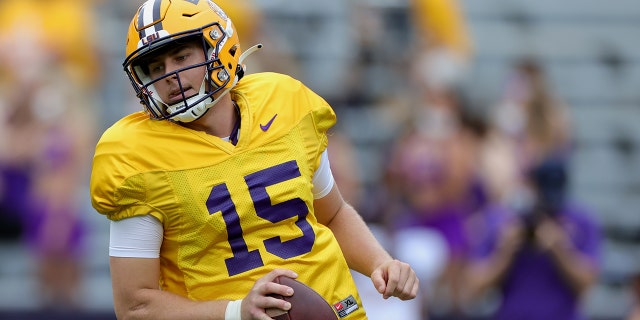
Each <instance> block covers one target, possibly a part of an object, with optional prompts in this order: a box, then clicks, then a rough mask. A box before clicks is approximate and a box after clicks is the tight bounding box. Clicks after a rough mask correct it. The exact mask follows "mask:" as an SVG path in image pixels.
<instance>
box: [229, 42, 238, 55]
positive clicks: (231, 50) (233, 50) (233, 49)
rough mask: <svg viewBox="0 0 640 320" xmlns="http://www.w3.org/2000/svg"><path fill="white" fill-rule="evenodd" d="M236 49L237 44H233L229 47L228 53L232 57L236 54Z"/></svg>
mask: <svg viewBox="0 0 640 320" xmlns="http://www.w3.org/2000/svg"><path fill="white" fill-rule="evenodd" d="M237 51H238V45H235V46H233V47H231V49H229V54H230V55H231V56H232V57H235V56H236V52H237Z"/></svg>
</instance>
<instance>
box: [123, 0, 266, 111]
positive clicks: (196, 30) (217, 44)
mask: <svg viewBox="0 0 640 320" xmlns="http://www.w3.org/2000/svg"><path fill="white" fill-rule="evenodd" d="M192 39H198V40H201V41H202V48H203V50H204V53H205V57H206V59H205V60H206V61H205V62H204V63H201V64H196V65H192V66H188V67H185V68H182V69H179V70H175V71H172V72H168V73H166V74H164V75H162V76H160V77H158V78H155V79H151V77H150V76H149V73H148V70H146V67H145V66H144V64H143V61H145V60H147V58H148V57H149V56H150V55H153V54H154V53H156V52H158V50H160V49H164V48H167V46H171V45H175V44H176V41H185V40H192ZM259 47H261V45H258V46H255V47H253V48H252V49H251V50H249V51H248V52H247V53H245V54H244V55H243V54H242V50H241V48H240V42H239V39H238V35H237V33H236V31H235V28H234V26H233V24H232V22H231V19H229V17H228V16H227V15H226V14H225V12H224V11H223V10H222V9H221V8H220V7H219V6H218V5H217V4H215V3H214V2H212V1H210V0H148V1H146V2H145V3H144V4H142V5H141V6H140V8H139V9H138V11H137V12H136V14H135V15H134V17H133V19H132V20H131V24H130V25H129V31H128V34H127V44H126V56H127V57H126V59H125V60H124V63H123V66H124V70H125V72H126V73H127V75H128V76H129V79H130V80H131V83H132V85H133V88H134V90H135V91H136V94H137V96H138V97H139V98H140V102H141V103H142V104H143V105H144V107H145V110H146V111H147V112H148V113H149V115H150V117H151V118H152V119H158V120H164V119H170V120H173V121H181V122H190V121H193V120H195V119H198V118H199V117H201V116H202V115H203V114H204V113H205V112H206V111H207V110H208V109H209V108H210V107H211V106H213V105H214V104H215V103H216V102H217V101H218V100H219V98H220V97H221V96H222V95H224V94H226V93H228V92H229V90H231V88H232V87H233V86H234V85H235V84H236V83H237V82H238V80H240V78H242V76H243V74H244V67H243V65H242V60H243V59H244V58H245V57H246V55H247V54H248V53H250V52H251V51H253V49H254V48H259ZM203 65H204V66H206V68H207V72H206V75H205V77H204V81H203V83H202V85H201V87H200V90H199V93H198V94H196V95H194V96H190V97H187V96H184V94H183V97H182V98H183V99H182V100H181V101H180V102H178V103H173V104H168V103H166V102H164V101H162V99H161V98H160V97H159V96H158V95H157V94H154V92H155V88H154V83H156V82H158V81H160V80H162V79H166V78H167V77H174V78H177V79H178V83H179V84H180V75H179V73H180V72H182V71H185V70H188V69H192V68H198V67H202V66H203ZM181 89H182V88H181Z"/></svg>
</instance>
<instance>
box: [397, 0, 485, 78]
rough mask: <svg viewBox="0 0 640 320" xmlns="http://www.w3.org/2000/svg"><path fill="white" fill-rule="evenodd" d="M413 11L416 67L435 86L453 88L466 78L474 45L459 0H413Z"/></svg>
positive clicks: (410, 8) (411, 8)
mask: <svg viewBox="0 0 640 320" xmlns="http://www.w3.org/2000/svg"><path fill="white" fill-rule="evenodd" d="M409 12H410V14H411V21H412V26H413V31H414V34H415V36H416V39H415V41H414V43H413V45H414V46H415V48H414V51H415V52H416V53H417V55H416V57H415V63H414V65H413V67H415V68H418V69H421V70H422V71H421V74H422V75H423V76H424V79H423V81H424V82H425V83H426V84H427V85H428V86H429V87H430V88H432V89H439V88H444V89H447V88H451V87H454V86H456V85H457V84H458V83H459V82H460V81H462V80H463V79H464V78H465V76H466V72H467V68H468V65H469V63H470V60H471V58H472V54H473V46H472V43H471V37H470V35H469V30H468V28H467V24H466V20H465V18H464V15H463V12H462V11H461V7H460V4H459V3H458V1H457V0H411V1H409Z"/></svg>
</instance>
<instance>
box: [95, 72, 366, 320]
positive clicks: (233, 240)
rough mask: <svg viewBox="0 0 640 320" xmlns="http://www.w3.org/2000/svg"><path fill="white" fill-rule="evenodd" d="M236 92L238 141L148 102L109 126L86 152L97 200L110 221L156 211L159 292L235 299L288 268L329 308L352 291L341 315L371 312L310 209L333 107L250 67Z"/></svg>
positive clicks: (353, 316)
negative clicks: (152, 111)
mask: <svg viewBox="0 0 640 320" xmlns="http://www.w3.org/2000/svg"><path fill="white" fill-rule="evenodd" d="M231 94H232V98H233V100H234V101H236V103H237V104H238V107H239V110H240V115H241V120H240V121H241V124H240V132H239V140H238V142H237V144H236V145H233V144H231V143H229V142H226V141H224V140H223V139H220V138H218V137H215V136H211V135H208V134H205V133H204V132H199V131H194V130H191V129H188V128H185V127H183V126H180V125H178V124H176V123H173V122H170V121H156V120H150V119H149V117H148V115H147V114H145V113H144V112H138V113H134V114H131V115H129V116H126V117H124V118H123V119H121V120H120V121H118V122H116V123H115V124H114V125H113V126H111V127H110V128H109V129H107V130H106V131H105V132H104V134H103V136H102V137H101V139H100V141H99V142H98V144H97V147H96V151H95V155H94V160H93V170H92V176H91V200H92V204H93V206H94V208H95V209H96V210H97V211H98V212H99V213H101V214H104V215H106V216H107V217H108V218H109V219H112V220H119V219H125V218H127V217H133V216H139V215H146V214H151V215H152V216H154V217H155V218H157V219H158V220H160V222H161V223H162V225H163V228H164V239H163V242H162V246H161V249H160V261H161V279H160V287H161V288H162V289H163V290H166V291H170V292H173V293H176V294H179V295H182V296H185V297H188V298H190V299H193V300H210V299H230V300H236V299H241V298H243V297H244V296H246V294H247V293H248V292H249V290H250V289H251V287H252V286H253V284H254V282H255V281H256V280H257V279H258V278H260V277H262V276H264V275H265V274H266V273H268V272H269V271H271V270H272V269H274V268H286V269H291V270H293V271H295V272H297V273H298V274H299V278H298V280H299V281H301V282H304V283H306V284H307V285H309V286H311V287H312V288H314V289H315V290H316V291H318V292H319V293H320V294H321V295H322V296H323V297H324V298H325V299H326V300H327V302H329V303H330V304H332V305H334V309H336V311H340V310H338V309H339V308H342V307H343V306H344V305H341V304H340V302H345V301H348V302H350V303H352V302H353V301H354V300H355V302H357V305H358V306H360V307H359V308H358V309H357V310H355V311H354V312H351V313H350V314H348V315H347V316H346V318H347V319H366V315H365V312H364V309H363V308H362V302H361V299H360V297H359V295H358V292H357V289H356V285H355V283H354V281H353V279H352V277H351V273H350V270H349V267H348V265H347V263H346V261H345V259H344V257H343V255H342V251H341V249H340V246H339V244H338V242H337V240H336V238H335V237H334V235H333V233H332V232H331V230H330V229H329V228H327V227H326V226H324V225H322V224H320V223H318V221H317V220H316V217H315V215H314V209H313V200H314V199H313V194H312V187H313V185H312V178H313V174H314V172H315V170H316V169H317V167H318V166H319V164H320V157H321V154H322V152H323V151H324V150H325V148H326V147H327V135H326V132H327V130H328V129H329V128H330V127H332V126H333V125H334V124H335V122H336V117H335V113H334V112H333V110H332V109H331V107H330V106H329V105H328V104H327V102H326V101H325V100H323V99H322V98H321V97H320V96H318V95H316V94H315V93H314V92H312V91H311V90H310V89H309V88H307V87H305V86H304V85H303V84H302V83H300V82H299V81H297V80H295V79H293V78H291V77H288V76H285V75H280V74H276V73H257V74H252V75H247V76H245V77H244V78H243V79H242V80H241V81H240V82H239V83H238V84H237V85H236V87H235V88H234V89H233V90H232V92H231ZM214 108H215V107H214ZM212 111H213V110H212ZM338 314H340V312H338Z"/></svg>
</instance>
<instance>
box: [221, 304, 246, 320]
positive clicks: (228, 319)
mask: <svg viewBox="0 0 640 320" xmlns="http://www.w3.org/2000/svg"><path fill="white" fill-rule="evenodd" d="M241 307H242V299H240V300H234V301H229V303H227V310H226V311H225V312H224V320H242V311H241V310H240V309H241Z"/></svg>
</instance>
